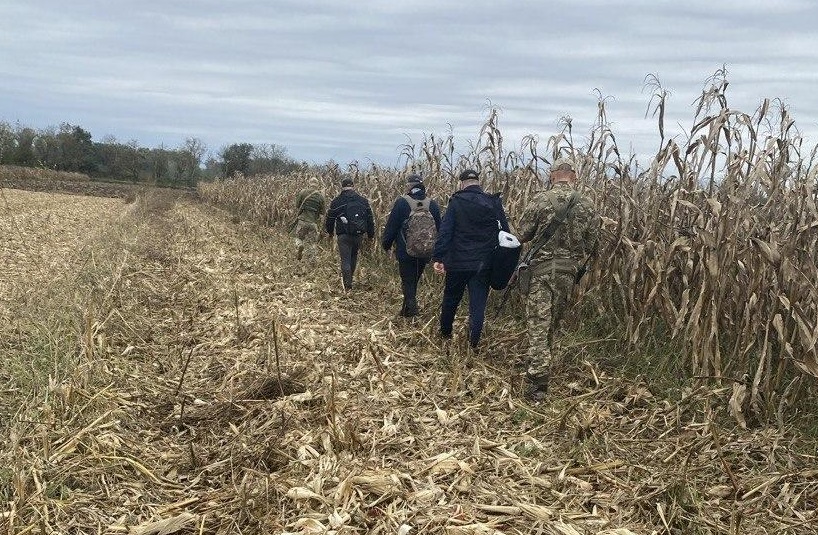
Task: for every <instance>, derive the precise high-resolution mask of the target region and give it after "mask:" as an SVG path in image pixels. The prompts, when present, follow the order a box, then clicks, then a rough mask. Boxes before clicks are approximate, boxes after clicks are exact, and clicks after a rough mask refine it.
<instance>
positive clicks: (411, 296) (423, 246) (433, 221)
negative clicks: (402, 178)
mask: <svg viewBox="0 0 818 535" xmlns="http://www.w3.org/2000/svg"><path fill="white" fill-rule="evenodd" d="M406 188H407V189H406V194H405V195H402V196H400V197H398V198H397V199H396V200H395V204H394V205H392V211H391V212H390V213H389V218H388V219H387V222H386V227H385V228H384V231H383V238H382V240H381V245H383V248H384V249H385V250H386V251H388V250H389V249H391V248H392V245H393V244H395V258H397V260H398V273H399V274H400V282H401V290H402V291H403V305H402V306H401V309H400V312H399V313H398V315H400V316H404V317H407V318H411V317H413V316H417V315H418V313H419V310H418V302H417V290H418V282H419V281H420V277H421V275H423V270H424V269H426V264H428V263H429V259H430V258H431V256H432V253H433V252H434V247H435V241H436V240H437V231H438V229H439V228H440V207H439V206H438V204H437V202H435V201H434V200H433V199H430V198H429V197H427V196H426V186H424V184H423V180H422V179H421V178H420V177H419V176H418V175H409V176H408V177H407V178H406Z"/></svg>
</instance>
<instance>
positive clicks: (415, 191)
mask: <svg viewBox="0 0 818 535" xmlns="http://www.w3.org/2000/svg"><path fill="white" fill-rule="evenodd" d="M409 196H410V197H412V198H413V199H417V200H418V201H422V200H423V199H425V198H426V188H425V187H424V186H423V184H418V185H416V186H415V187H413V188H412V189H411V190H409ZM411 211H412V209H411V207H410V206H409V203H408V202H406V199H404V198H403V197H398V198H397V199H396V200H395V204H393V205H392V211H391V212H389V218H388V219H387V220H386V227H384V229H383V237H382V238H381V245H382V246H383V248H384V249H385V250H387V251H388V250H389V249H391V248H392V245H393V244H394V245H395V251H396V255H397V259H398V262H408V261H409V260H412V259H413V258H414V257H412V256H409V255H408V254H407V253H406V235H405V234H404V225H405V224H406V220H407V219H409V214H410V213H411ZM429 212H430V213H431V214H432V217H433V218H434V219H435V227H437V229H438V230H439V229H440V205H438V204H437V202H436V201H435V200H434V199H432V200H431V201H430V202H429Z"/></svg>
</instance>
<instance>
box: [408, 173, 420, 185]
mask: <svg viewBox="0 0 818 535" xmlns="http://www.w3.org/2000/svg"><path fill="white" fill-rule="evenodd" d="M406 184H407V185H412V184H423V178H421V177H420V175H409V176H408V177H406Z"/></svg>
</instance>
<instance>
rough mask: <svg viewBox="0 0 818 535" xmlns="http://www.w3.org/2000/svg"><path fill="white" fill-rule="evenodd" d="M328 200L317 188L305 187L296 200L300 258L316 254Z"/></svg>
mask: <svg viewBox="0 0 818 535" xmlns="http://www.w3.org/2000/svg"><path fill="white" fill-rule="evenodd" d="M326 204H327V201H326V199H325V198H324V194H323V193H321V192H320V191H319V190H317V189H303V190H301V192H299V194H298V197H297V198H296V200H295V207H296V210H297V211H298V219H297V221H296V223H295V245H296V247H297V248H298V259H299V260H301V258H302V257H306V258H312V257H314V256H315V244H316V243H318V239H319V237H320V234H319V232H318V222H319V221H320V219H321V216H322V215H323V213H324V209H325V208H326Z"/></svg>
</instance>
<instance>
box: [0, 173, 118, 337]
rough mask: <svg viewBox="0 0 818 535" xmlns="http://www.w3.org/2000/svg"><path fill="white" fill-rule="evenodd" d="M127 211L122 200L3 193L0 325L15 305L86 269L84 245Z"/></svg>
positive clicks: (0, 205) (0, 202)
mask: <svg viewBox="0 0 818 535" xmlns="http://www.w3.org/2000/svg"><path fill="white" fill-rule="evenodd" d="M124 208H125V205H124V204H123V203H122V201H121V200H119V199H107V198H101V197H78V196H76V195H62V194H55V193H41V192H31V191H22V190H15V189H5V188H3V189H0V265H2V266H3V273H2V277H0V322H3V320H4V319H5V320H6V322H7V321H8V318H6V317H5V314H8V312H9V310H10V307H11V304H12V303H17V305H18V306H19V303H20V302H21V301H23V302H25V301H26V300H27V299H28V296H30V295H31V294H32V293H34V292H37V291H38V290H39V289H41V288H42V287H43V286H44V285H49V284H51V283H52V282H54V281H55V280H59V279H61V278H62V277H63V276H64V275H65V274H69V273H75V272H76V271H77V270H82V269H83V266H82V265H78V264H77V262H78V261H80V259H81V254H80V252H81V250H82V249H83V247H86V246H88V245H92V244H93V241H94V238H95V237H96V236H97V235H99V234H100V233H101V232H102V231H103V230H104V229H105V228H106V227H107V226H109V225H111V224H112V222H113V221H114V220H115V218H116V217H117V216H118V215H119V214H120V213H121V212H122V211H123V209H124Z"/></svg>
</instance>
